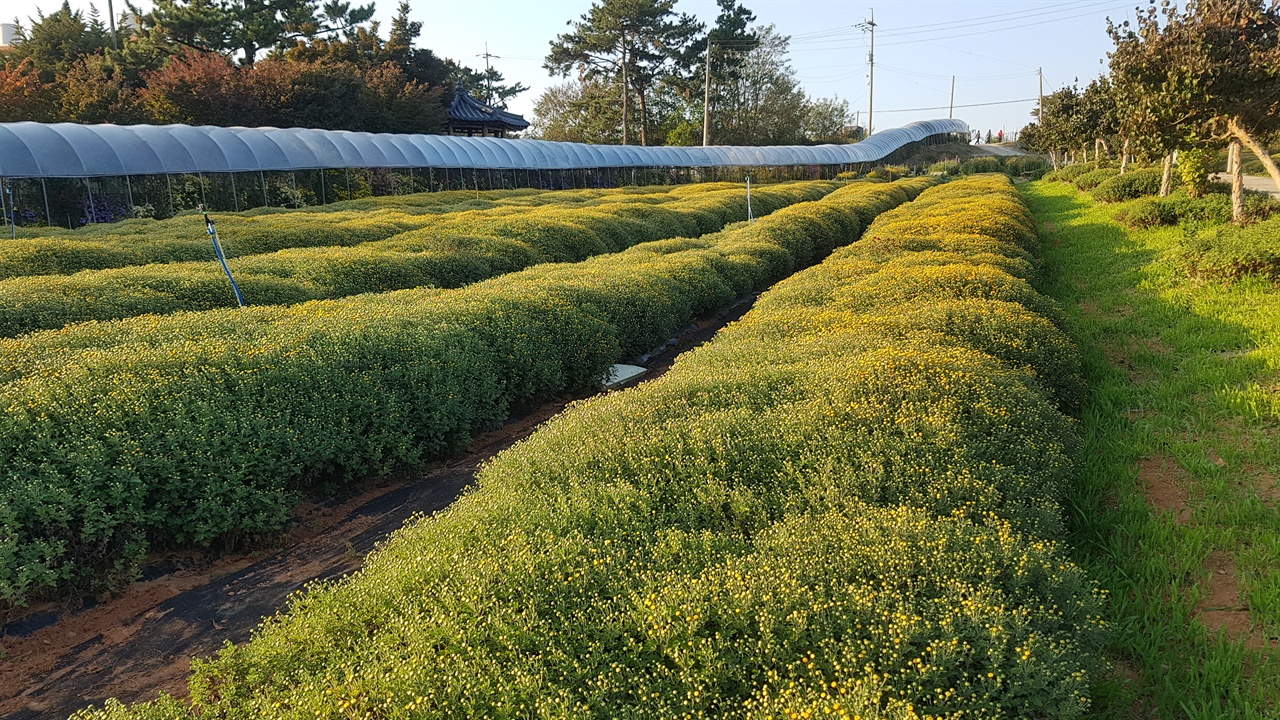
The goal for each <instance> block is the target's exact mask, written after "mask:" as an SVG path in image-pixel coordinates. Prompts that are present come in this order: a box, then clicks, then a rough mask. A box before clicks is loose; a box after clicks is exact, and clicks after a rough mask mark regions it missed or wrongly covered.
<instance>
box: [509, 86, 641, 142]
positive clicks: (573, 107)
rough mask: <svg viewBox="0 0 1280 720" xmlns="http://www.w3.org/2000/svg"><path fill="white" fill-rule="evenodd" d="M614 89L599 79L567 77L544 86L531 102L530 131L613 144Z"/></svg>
mask: <svg viewBox="0 0 1280 720" xmlns="http://www.w3.org/2000/svg"><path fill="white" fill-rule="evenodd" d="M617 97H618V96H617V93H616V92H615V88H613V87H611V86H610V85H609V84H607V83H606V82H604V81H602V80H583V81H578V80H568V81H565V82H563V83H560V84H558V85H552V86H551V87H549V88H547V89H546V90H545V91H544V92H543V93H542V95H541V96H539V97H538V101H537V102H536V103H535V104H534V106H533V121H532V125H531V126H530V128H529V135H530V136H531V137H534V138H538V139H541V140H559V141H562V142H581V143H596V144H616V143H617V142H618V141H619V140H621V138H622V135H621V132H620V130H619V124H618V119H617Z"/></svg>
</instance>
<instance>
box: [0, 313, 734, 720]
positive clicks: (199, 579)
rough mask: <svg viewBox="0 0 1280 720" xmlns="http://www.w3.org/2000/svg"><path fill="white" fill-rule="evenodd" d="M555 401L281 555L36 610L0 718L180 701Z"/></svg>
mask: <svg viewBox="0 0 1280 720" xmlns="http://www.w3.org/2000/svg"><path fill="white" fill-rule="evenodd" d="M751 300H752V299H745V300H743V301H741V302H739V303H738V304H736V305H734V306H733V307H731V308H729V309H728V310H725V311H723V312H721V313H720V314H718V315H717V316H715V317H712V318H707V319H704V320H702V321H700V322H698V323H696V324H694V325H691V326H690V327H689V328H687V329H686V330H685V331H684V332H683V333H682V334H681V335H680V336H679V337H677V338H673V339H672V340H671V341H669V342H668V343H667V344H666V345H664V346H663V347H661V348H658V349H657V350H655V351H654V352H651V353H648V354H646V355H645V356H643V357H641V358H638V359H636V360H635V361H632V364H636V365H641V366H643V367H645V368H647V369H648V371H649V372H647V373H645V374H644V375H642V376H641V377H639V378H637V380H638V381H645V380H650V379H653V378H655V377H659V376H660V375H662V374H663V373H664V372H666V370H667V369H668V368H670V367H671V364H672V363H673V362H674V361H675V358H676V357H677V356H678V355H679V354H680V353H682V352H685V351H687V350H690V349H692V348H694V347H697V346H698V345H701V344H702V343H704V342H706V341H707V340H709V339H710V338H711V337H713V336H714V335H715V334H716V332H718V331H719V330H720V328H722V327H724V326H725V325H727V324H728V323H730V322H732V321H733V320H736V319H738V318H739V317H741V316H742V315H743V314H745V313H746V311H747V310H748V309H750V307H751ZM591 394H592V393H581V394H578V395H574V396H564V397H560V398H556V399H555V400H553V401H551V402H548V403H546V404H544V405H541V406H539V407H537V408H536V409H534V410H533V411H532V412H530V413H528V414H526V415H524V416H522V417H520V418H518V419H515V420H512V421H510V422H508V423H507V424H505V425H503V426H502V427H500V428H498V429H496V430H493V431H491V432H488V433H485V434H484V435H482V436H480V437H478V438H476V440H475V441H474V442H472V444H471V445H470V446H469V447H468V448H467V450H466V451H464V452H463V453H461V454H460V455H458V456H456V457H454V458H451V459H450V460H449V461H447V462H445V463H443V464H442V465H441V466H439V467H435V468H434V469H430V470H428V471H426V472H424V473H421V474H419V475H417V476H416V477H414V478H412V479H410V480H407V481H404V482H400V483H394V484H390V485H384V486H381V487H368V488H365V489H364V490H363V491H362V492H360V493H359V494H356V495H354V496H352V497H348V498H345V499H339V500H333V501H329V502H326V503H323V504H315V503H304V504H303V505H302V506H300V507H299V509H298V511H297V513H296V517H297V521H298V522H297V526H296V528H295V530H294V531H293V532H292V533H291V534H290V536H288V537H287V538H286V543H285V544H286V547H284V548H283V549H279V550H276V551H270V552H263V553H259V554H257V555H250V556H241V557H234V558H224V559H221V560H218V561H217V562H214V563H213V564H209V563H207V562H205V561H202V560H201V559H200V558H199V557H197V556H195V555H191V556H188V557H186V558H181V557H167V558H157V559H155V560H154V561H153V562H152V563H150V564H149V565H148V568H147V569H146V570H145V571H144V579H143V580H142V581H141V582H137V583H135V584H133V585H132V586H130V587H129V588H128V589H127V590H126V591H124V592H123V593H122V594H121V595H120V596H118V597H116V598H113V599H111V600H109V601H106V602H103V603H99V604H94V605H90V606H87V607H83V608H80V609H78V610H75V611H68V610H66V609H65V608H60V607H57V606H48V607H44V608H38V609H36V610H34V611H33V612H31V613H29V614H27V615H26V616H24V617H23V618H21V619H19V620H15V621H11V622H9V623H7V624H6V625H5V626H4V628H3V632H2V633H0V649H2V650H3V652H4V655H3V660H0V717H4V718H7V719H8V720H35V719H37V718H39V719H41V720H43V719H45V718H65V717H67V716H68V715H70V714H71V713H73V712H75V711H76V710H79V709H80V708H82V707H84V706H85V705H88V704H91V703H92V704H95V705H101V704H102V702H103V701H104V700H106V699H107V698H110V697H116V698H119V699H121V700H122V701H124V702H138V701H143V700H148V699H151V698H154V697H155V696H156V695H157V694H159V692H160V691H162V690H163V691H167V692H169V693H171V694H175V695H185V694H186V676H187V671H188V669H189V667H190V660H191V658H192V657H204V656H208V655H211V654H213V653H215V652H216V651H217V650H218V649H219V648H220V647H222V645H223V643H225V642H227V641H230V642H243V641H245V640H248V639H249V636H250V634H251V632H252V631H253V629H254V628H255V627H257V625H258V623H259V622H260V621H261V620H262V618H263V617H264V616H269V615H272V614H274V613H275V612H276V611H278V610H280V609H282V608H283V607H284V606H285V600H286V598H287V597H288V596H289V595H290V594H291V593H293V592H295V591H297V590H299V589H301V588H302V587H303V586H305V585H306V584H307V583H309V582H311V581H313V580H317V579H326V578H335V577H339V576H341V575H344V574H346V573H350V572H352V571H355V570H357V569H359V567H360V565H361V564H362V563H363V561H364V557H365V555H366V554H368V552H369V551H370V550H372V549H373V548H374V545H375V544H376V543H378V542H379V541H381V540H382V539H383V538H385V537H386V536H387V534H388V533H390V532H392V531H394V530H396V529H397V528H399V527H400V526H401V525H403V524H404V522H405V520H407V519H409V518H410V517H411V516H413V515H414V514H415V513H419V512H421V513H427V514H430V513H433V512H436V511H439V510H441V509H444V508H446V507H448V506H449V505H450V504H451V503H452V502H453V501H454V500H455V499H457V497H458V495H459V494H460V493H461V492H462V491H463V490H464V489H466V487H467V486H468V485H470V484H471V483H472V482H474V479H475V471H476V467H477V466H478V465H479V464H480V463H481V462H483V461H484V460H485V459H487V458H489V457H492V456H493V455H495V454H497V453H499V452H501V451H502V450H504V449H506V448H508V447H510V446H511V445H513V444H514V443H516V442H517V441H519V440H521V439H522V438H524V437H527V436H528V435H529V434H530V433H532V432H533V430H534V429H535V428H537V426H538V425H540V424H542V423H543V422H545V421H546V420H548V419H550V418H551V417H553V416H555V415H556V414H557V413H559V412H560V411H561V410H563V409H564V407H565V405H567V404H568V403H569V402H571V401H573V400H576V399H579V398H582V397H587V396H589V395H591Z"/></svg>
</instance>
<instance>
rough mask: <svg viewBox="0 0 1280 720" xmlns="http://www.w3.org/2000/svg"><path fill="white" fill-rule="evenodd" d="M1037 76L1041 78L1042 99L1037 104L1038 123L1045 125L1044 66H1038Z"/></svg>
mask: <svg viewBox="0 0 1280 720" xmlns="http://www.w3.org/2000/svg"><path fill="white" fill-rule="evenodd" d="M1036 76H1037V77H1039V78H1040V99H1039V100H1038V101H1037V102H1038V103H1039V104H1037V105H1036V124H1037V125H1039V126H1041V127H1044V68H1036Z"/></svg>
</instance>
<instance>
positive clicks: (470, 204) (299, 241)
mask: <svg viewBox="0 0 1280 720" xmlns="http://www.w3.org/2000/svg"><path fill="white" fill-rule="evenodd" d="M721 185H723V186H729V184H728V183H724V184H721ZM730 187H731V186H730ZM669 190H670V189H669V188H653V189H651V188H645V189H643V191H641V192H635V191H634V189H631V188H628V189H625V190H581V191H569V192H563V193H562V192H553V191H539V190H493V191H485V192H477V191H448V192H441V193H419V194H416V195H402V196H396V197H394V198H377V200H378V201H382V202H377V203H374V204H370V202H369V201H370V200H371V199H366V200H353V201H350V202H345V203H335V204H334V205H332V206H324V207H322V208H307V209H306V210H282V209H280V208H259V209H257V210H250V211H247V212H242V213H234V214H233V213H218V214H214V215H211V216H210V217H212V218H213V219H214V221H215V222H216V224H217V226H218V232H219V237H220V238H221V240H222V243H223V247H224V249H225V250H226V252H227V254H228V256H230V257H237V256H244V255H256V254H259V253H267V252H275V251H277V250H282V249H285V248H294V247H324V246H343V245H356V244H359V243H363V242H370V241H374V240H382V239H385V238H388V237H391V236H392V235H396V234H398V233H402V232H404V231H406V230H413V229H416V228H420V227H424V226H427V225H431V224H433V223H435V222H436V220H437V216H439V215H441V214H445V213H455V212H465V211H477V210H489V211H491V212H493V211H496V212H498V213H499V214H501V213H502V212H503V211H504V210H505V211H507V212H512V211H519V210H520V209H522V208H526V207H528V206H529V205H530V204H533V203H537V202H539V201H546V202H554V203H558V204H573V205H581V204H584V203H591V202H599V201H601V200H604V201H609V200H623V199H630V200H636V201H640V202H645V201H659V202H661V201H663V200H665V199H666V197H665V196H666V195H667V194H668V192H669ZM386 201H394V202H386ZM50 230H51V229H48V228H46V229H45V231H46V232H48V231H50ZM212 253H213V250H212V248H211V247H210V245H209V239H208V236H207V235H206V233H205V226H204V219H203V218H202V217H201V216H200V215H198V214H192V215H183V216H179V217H175V218H170V219H167V220H126V221H124V222H120V223H111V224H103V225H92V226H89V227H88V228H83V229H80V230H75V231H61V232H60V233H55V234H52V235H48V236H44V237H34V238H18V239H17V240H11V241H9V242H6V243H3V244H0V279H3V278H12V277H22V276H26V275H68V274H71V273H74V272H79V271H81V270H102V269H107V268H117V267H128V266H131V265H146V264H149V263H169V262H183V261H196V260H210V259H211V258H212Z"/></svg>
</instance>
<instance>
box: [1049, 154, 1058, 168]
mask: <svg viewBox="0 0 1280 720" xmlns="http://www.w3.org/2000/svg"><path fill="white" fill-rule="evenodd" d="M1049 162H1051V163H1053V169H1054V170H1058V169H1059V167H1058V151H1057V150H1050V151H1049Z"/></svg>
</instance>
